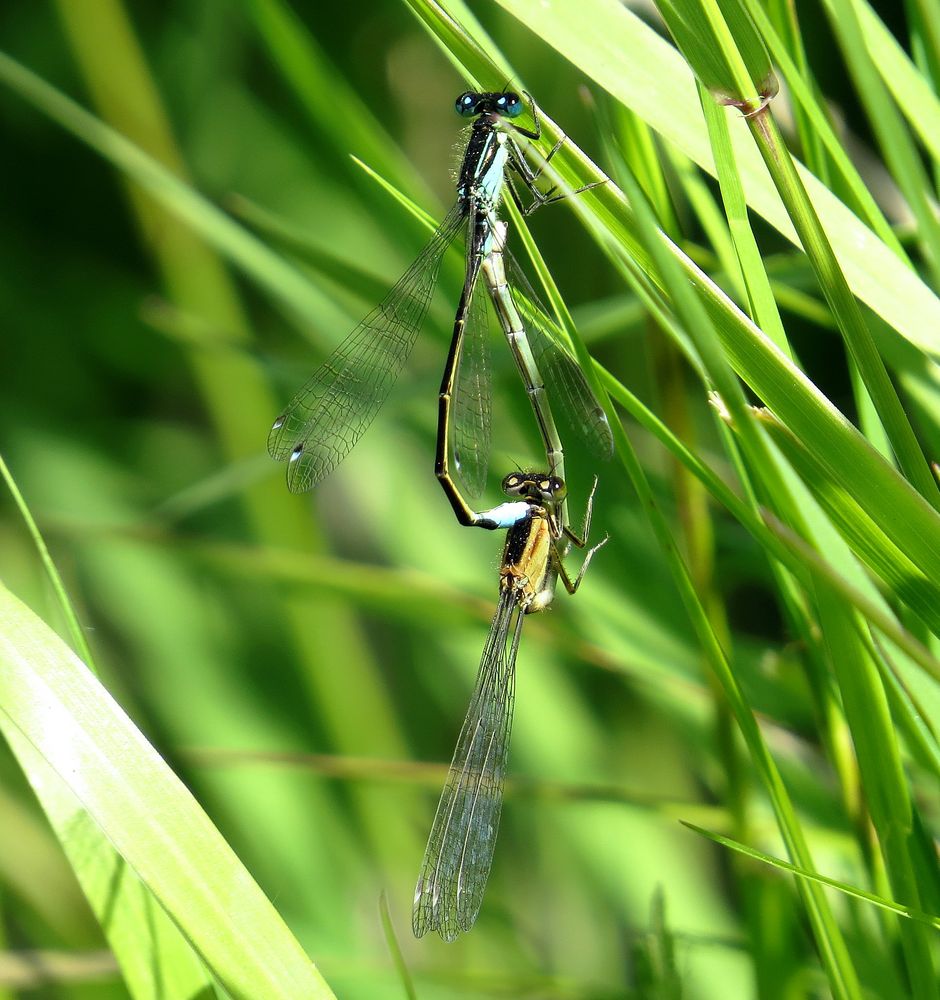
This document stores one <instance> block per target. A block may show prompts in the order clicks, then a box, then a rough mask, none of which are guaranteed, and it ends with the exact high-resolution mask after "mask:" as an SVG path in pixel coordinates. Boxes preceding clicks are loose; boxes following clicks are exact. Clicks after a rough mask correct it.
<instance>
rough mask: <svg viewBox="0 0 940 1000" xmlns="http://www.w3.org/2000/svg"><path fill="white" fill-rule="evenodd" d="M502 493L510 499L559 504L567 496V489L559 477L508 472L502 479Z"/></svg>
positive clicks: (539, 473) (536, 473) (535, 473)
mask: <svg viewBox="0 0 940 1000" xmlns="http://www.w3.org/2000/svg"><path fill="white" fill-rule="evenodd" d="M503 492H504V493H505V494H506V496H510V497H525V498H526V499H527V500H538V501H540V502H542V503H548V502H550V503H560V502H561V501H562V500H564V499H565V497H566V496H567V493H568V487H567V486H566V485H565V481H564V480H563V479H561V478H560V477H559V476H551V475H548V474H547V473H545V472H510V473H509V475H508V476H506V477H505V479H503Z"/></svg>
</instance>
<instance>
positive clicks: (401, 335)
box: [268, 91, 611, 523]
mask: <svg viewBox="0 0 940 1000" xmlns="http://www.w3.org/2000/svg"><path fill="white" fill-rule="evenodd" d="M456 106H457V111H458V113H459V114H461V115H462V116H464V117H465V118H472V119H474V121H473V124H472V125H471V128H470V136H469V139H468V142H467V146H466V150H465V152H464V156H463V161H462V164H461V167H460V173H459V177H458V183H457V202H456V204H455V205H454V207H453V208H452V209H451V210H450V212H448V214H447V216H446V217H445V218H444V221H443V222H442V223H441V224H440V226H439V227H438V228H437V230H436V232H435V233H434V235H433V236H432V237H431V240H430V242H429V243H428V244H427V245H426V246H425V248H424V249H423V250H422V251H421V253H420V254H419V255H418V258H417V259H416V260H415V262H414V263H413V264H412V266H411V267H410V268H409V269H408V271H406V272H405V274H404V276H403V277H402V278H401V279H400V280H399V282H398V284H396V285H395V287H394V288H393V289H392V290H391V291H390V292H389V293H388V295H387V296H386V298H385V299H384V300H383V301H382V302H381V303H380V304H379V305H378V306H376V308H375V309H373V310H372V312H371V313H369V315H368V316H366V318H365V319H364V320H362V322H361V323H360V324H359V325H358V326H357V327H356V328H355V329H354V330H353V331H352V333H350V334H349V336H348V337H347V338H346V339H345V340H344V341H343V342H342V343H341V344H340V345H339V346H338V347H337V348H336V350H335V351H334V352H333V353H332V354H331V355H330V356H329V357H328V358H327V360H326V361H325V362H324V363H323V365H322V366H321V367H320V368H319V369H318V370H317V371H316V372H315V373H314V374H313V376H312V377H311V378H310V380H309V381H308V382H307V383H306V384H305V385H304V386H303V387H302V388H301V389H300V390H299V391H298V392H297V394H296V395H295V396H294V398H293V399H292V400H291V402H290V403H289V405H288V407H287V409H286V411H285V412H284V413H283V414H282V415H281V416H279V417H278V418H277V420H275V422H274V426H273V427H272V428H271V433H270V434H269V436H268V451H269V452H270V454H271V456H272V457H273V458H275V459H277V460H279V461H281V460H285V459H286V460H288V463H289V464H288V469H287V484H288V487H289V489H290V490H291V491H292V492H295V493H302V492H304V491H306V490H308V489H311V488H312V487H313V486H315V485H316V484H317V483H318V482H320V480H321V479H323V478H324V477H325V476H326V475H328V474H329V473H330V472H331V471H332V470H333V469H334V468H335V467H336V466H337V465H338V464H339V462H340V461H342V459H343V458H345V457H346V455H347V454H348V453H349V451H350V450H351V449H352V448H353V446H354V445H355V444H356V442H357V441H358V440H359V438H360V437H361V436H362V434H363V432H364V431H365V430H366V428H367V427H368V426H369V424H370V423H371V422H372V420H373V418H374V417H375V414H376V413H377V412H378V410H379V408H380V407H381V406H382V404H383V403H384V402H385V399H386V398H387V396H388V394H389V392H390V391H391V388H392V386H393V385H394V383H395V381H396V379H397V378H398V376H399V374H400V372H401V370H402V367H403V366H404V364H405V361H406V359H407V357H408V355H409V354H410V352H411V349H412V346H413V344H414V341H415V338H416V335H417V331H418V328H419V327H420V326H421V323H422V322H423V320H424V317H425V315H426V314H427V311H428V306H429V305H430V301H431V297H432V294H433V291H434V286H435V284H436V282H437V276H438V273H439V271H440V267H441V261H442V259H443V257H444V254H445V252H446V251H447V248H448V247H449V246H450V245H451V243H452V242H453V241H454V240H455V239H456V237H457V235H458V233H460V232H461V231H463V232H465V236H466V267H465V274H464V284H463V289H462V292H461V296H460V303H459V306H458V308H457V313H456V318H455V322H454V337H453V340H452V343H451V348H450V352H449V354H448V359H447V366H446V369H445V375H444V380H443V382H442V386H441V404H440V420H439V425H440V426H439V435H438V436H439V444H438V456H437V470H438V476H439V477H440V478H441V481H442V484H443V485H444V488H445V492H446V493H447V495H448V498H449V499H450V501H451V504H452V506H453V507H454V510H455V512H456V513H457V516H458V519H461V520H462V521H463V522H464V523H469V522H468V521H467V515H468V512H469V511H470V508H469V507H468V506H467V505H466V504H465V503H463V501H462V499H461V498H460V494H459V492H458V491H457V489H456V487H454V488H450V486H449V484H450V483H451V479H450V471H449V468H448V467H447V464H448V463H447V454H448V448H449V447H450V443H449V439H450V435H451V428H450V423H451V414H453V423H454V428H453V442H452V443H453V448H454V458H455V465H456V472H457V475H458V477H459V478H460V480H461V482H462V484H463V485H464V487H465V489H466V491H467V493H468V494H469V495H471V496H477V495H479V493H480V491H481V490H482V488H483V485H484V483H485V480H486V469H487V464H488V460H489V398H490V397H489V373H488V372H487V371H486V368H485V351H484V350H483V349H482V348H480V346H479V345H480V344H485V340H486V338H485V332H486V326H487V323H486V305H485V302H486V300H485V298H483V297H481V296H476V297H475V296H474V294H473V293H474V291H475V289H476V285H477V278H478V276H479V274H480V270H481V268H484V270H485V271H486V270H487V269H486V268H485V267H484V262H485V261H490V262H492V267H491V268H490V269H489V270H490V271H491V272H493V273H494V274H495V273H496V272H497V271H499V270H501V255H502V254H503V253H505V251H504V249H503V246H502V243H503V240H504V238H505V230H504V229H501V230H500V231H499V232H498V233H497V226H498V225H499V220H498V219H497V215H496V212H497V209H498V207H499V203H500V201H501V199H502V196H503V192H504V188H505V187H508V190H509V192H510V194H511V196H512V197H513V199H514V200H515V201H516V203H517V204H518V205H519V206H520V208H521V209H522V210H523V211H524V212H526V213H529V212H531V211H532V209H534V208H536V207H538V206H540V205H544V204H547V203H549V202H552V201H556V200H558V199H559V198H561V197H563V195H558V194H556V193H555V191H554V189H550V190H549V191H547V192H546V191H540V190H539V189H538V187H537V186H536V181H537V180H538V177H539V171H538V170H536V169H534V168H533V167H532V166H531V165H530V164H529V163H528V161H527V160H526V159H525V156H524V154H523V151H522V148H521V147H520V145H519V139H520V138H524V139H529V140H532V141H536V140H538V139H539V138H540V136H541V126H540V125H539V119H538V112H537V110H536V107H535V104H534V103H533V104H532V116H533V128H531V129H528V128H524V127H522V126H521V125H518V124H514V123H513V122H512V121H511V119H513V118H518V117H519V115H520V114H521V113H522V111H523V104H522V101H521V99H520V98H519V96H518V95H517V94H514V93H511V92H508V91H507V92H495V93H490V92H486V93H476V92H467V93H465V94H462V95H461V96H460V97H459V98H458V99H457V105H456ZM563 141H564V139H560V140H559V141H558V142H557V143H556V144H555V145H554V147H553V148H552V149H551V150H550V152H549V153H548V154H547V156H546V157H545V162H548V160H550V159H551V158H552V156H553V155H554V154H555V153H556V152H557V150H558V149H559V148H560V147H561V144H562V143H563ZM513 177H514V178H516V180H518V181H520V182H521V183H522V184H523V185H524V186H525V187H526V188H527V190H528V191H529V192H530V195H531V199H532V200H531V201H530V203H529V204H528V205H525V206H523V205H522V202H521V200H520V198H519V195H518V192H517V189H516V187H515V186H514V183H513V181H512V179H511V178H513ZM589 186H591V185H589ZM497 237H498V238H497ZM514 270H515V269H514ZM520 280H522V279H521V272H520ZM488 285H489V287H490V290H491V295H492V297H493V300H494V302H497V301H502V302H503V303H505V302H506V301H507V300H508V299H509V297H510V293H509V292H508V291H507V290H506V287H505V281H502V282H500V280H499V279H498V278H497V277H494V278H493V279H492V280H489V279H488ZM497 312H498V313H499V315H500V320H501V322H502V323H503V325H504V329H505V330H506V332H507V335H509V334H510V327H509V326H507V325H506V323H507V322H508V321H507V320H506V318H505V308H504V309H503V310H502V311H501V310H500V309H499V308H497ZM515 313H516V316H517V318H518V317H519V316H520V314H522V315H524V316H525V324H523V322H522V321H521V319H520V321H519V322H517V323H515V326H514V327H513V330H512V336H511V337H510V339H511V340H512V339H513V337H515V339H516V341H517V342H518V343H522V342H523V341H524V340H525V336H526V334H528V335H529V336H530V337H533V338H538V337H539V336H540V335H541V339H540V346H539V353H541V355H542V358H543V360H542V361H540V362H539V365H540V366H541V367H539V366H537V365H536V361H535V359H534V358H532V359H531V363H530V362H529V361H527V362H526V363H525V364H520V371H521V372H522V375H523V378H524V380H525V381H526V388H527V390H528V391H529V394H530V396H531V397H532V399H533V402H534V404H536V417H537V420H538V423H539V428H540V431H541V432H542V434H543V438H544V440H545V444H546V451H547V452H548V453H549V461H550V465H552V464H553V463H554V458H553V456H554V455H555V454H556V453H557V452H558V451H559V447H558V436H557V432H555V431H554V424H553V423H552V424H551V426H550V427H548V426H547V425H546V421H545V419H544V414H545V413H546V412H547V405H541V406H540V405H538V404H540V403H541V400H542V397H544V390H545V388H547V389H548V390H549V392H553V391H557V393H558V394H559V404H560V405H561V406H562V407H563V409H564V410H565V412H566V414H567V416H568V417H569V418H570V422H571V423H572V424H573V425H574V426H575V427H577V428H579V429H580V428H584V429H586V430H587V434H588V437H589V439H592V438H593V439H594V440H596V441H597V442H599V448H600V451H601V452H602V453H603V454H604V455H605V457H606V455H607V454H609V453H610V449H611V437H610V428H609V427H608V426H607V422H606V418H605V417H604V414H603V410H602V409H601V407H600V406H599V404H598V403H597V401H596V400H595V399H594V397H593V394H592V393H591V391H590V389H589V388H588V386H587V383H586V382H585V380H584V376H583V374H582V373H581V370H580V369H579V368H578V366H577V365H576V364H575V362H574V361H573V360H572V359H571V358H570V357H569V356H568V355H567V354H566V353H564V352H563V351H562V350H561V349H559V348H558V347H557V346H556V345H555V344H554V342H553V341H552V339H551V336H550V334H548V333H547V332H546V330H547V329H549V328H550V326H551V324H550V321H548V320H547V318H546V317H545V316H544V314H543V313H542V311H541V309H540V308H539V306H538V305H537V302H536V300H535V297H534V295H529V296H526V301H525V304H524V305H523V304H521V303H520V305H519V307H518V308H516V309H515ZM529 354H530V356H531V354H532V352H531V351H530V352H529ZM516 357H517V361H518V359H519V357H520V354H519V352H518V351H517V352H516ZM540 371H541V372H542V374H544V373H545V372H546V371H552V372H553V373H555V375H556V378H555V379H554V381H556V382H557V384H555V385H548V386H543V385H542V382H543V379H542V378H541V377H540V375H539V372H540ZM442 454H443V460H442ZM442 464H443V466H444V467H443V468H442Z"/></svg>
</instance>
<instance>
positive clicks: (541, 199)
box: [509, 91, 607, 215]
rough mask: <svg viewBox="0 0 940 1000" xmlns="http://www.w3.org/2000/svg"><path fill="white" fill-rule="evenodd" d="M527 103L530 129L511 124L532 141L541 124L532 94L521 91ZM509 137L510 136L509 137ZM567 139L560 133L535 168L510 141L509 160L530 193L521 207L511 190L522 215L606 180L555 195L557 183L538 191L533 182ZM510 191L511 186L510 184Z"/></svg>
mask: <svg viewBox="0 0 940 1000" xmlns="http://www.w3.org/2000/svg"><path fill="white" fill-rule="evenodd" d="M523 94H525V96H526V98H527V99H528V101H529V104H530V105H531V107H532V120H533V127H532V128H531V129H527V128H523V127H522V126H521V125H511V126H510V127H511V128H512V130H513V132H515V133H516V134H517V135H521V136H524V137H525V138H526V139H531V140H532V141H533V142H535V141H537V140H538V139H540V138H541V136H542V125H541V122H540V121H539V112H538V105H537V104H536V103H535V101H534V100H532V95H531V94H529V93H527V92H526V91H523ZM510 138H511V137H510ZM567 141H568V136H567V135H564V134H562V135H561V136H560V137H559V139H558V141H557V142H556V143H555V145H554V146H552V148H551V149H550V150H549V152H548V155H547V156H546V157H545V159H544V160H543V162H542V164H541V166H539V167H538V169H535V168H533V167H532V166H531V164H530V163H529V162H528V161H527V160H526V158H525V156H524V155H523V152H522V150H521V149H520V148H519V146H518V144H517V143H515V142H510V147H509V162H510V164H511V165H512V168H513V169H514V170H515V171H516V173H517V174H518V175H519V177H520V178H521V179H522V182H523V183H524V184H525V186H526V187H527V188H528V189H529V193H530V194H531V195H532V199H533V200H532V202H531V204H530V205H528V207H526V208H523V207H522V205H521V203H520V201H519V199H518V197H516V194H515V192H513V201H515V202H516V205H517V206H518V208H519V210H520V211H521V212H522V213H523V215H531V214H532V212H534V211H535V210H536V209H537V208H541V207H542V206H543V205H551V204H552V203H553V202H556V201H564V199H565V198H569V197H571V196H572V195H576V194H581V193H582V192H583V191H590V189H591V188H594V187H598V186H599V185H601V184H606V183H607V182H606V181H594V182H593V183H591V184H584V185H583V186H582V187H579V188H577V189H576V190H575V191H569V192H566V193H563V194H560V195H556V194H555V191H557V189H558V185H557V184H556V185H552V187H550V188H549V189H548V190H547V191H539V190H538V188H537V187H536V186H535V182H536V181H537V180H538V179H539V177H540V176H541V175H542V171H543V170H544V169H545V164H547V163H549V162H550V161H551V159H552V157H553V156H554V155H555V154H556V153H557V152H558V150H559V149H561V147H562V146H563V145H564V144H565V143H566V142H567ZM510 190H511V191H512V187H511V186H510Z"/></svg>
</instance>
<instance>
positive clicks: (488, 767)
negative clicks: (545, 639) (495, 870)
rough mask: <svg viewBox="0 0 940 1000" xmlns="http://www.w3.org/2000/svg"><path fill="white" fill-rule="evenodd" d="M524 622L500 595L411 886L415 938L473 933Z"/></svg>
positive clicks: (512, 601)
mask: <svg viewBox="0 0 940 1000" xmlns="http://www.w3.org/2000/svg"><path fill="white" fill-rule="evenodd" d="M524 618H525V614H524V612H523V610H522V608H521V607H520V606H519V603H518V596H517V595H515V594H513V593H512V592H511V591H504V592H503V593H502V594H501V595H500V598H499V604H498V605H497V608H496V614H495V615H494V616H493V623H492V625H491V626H490V632H489V635H488V636H487V639H486V645H485V647H484V649H483V657H482V659H481V661H480V669H479V672H478V673H477V681H476V686H475V688H474V691H473V697H472V699H471V701H470V708H469V709H468V711H467V718H466V719H465V720H464V724H463V728H462V729H461V730H460V737H459V738H458V740H457V749H456V750H455V751H454V759H453V761H452V762H451V765H450V771H449V772H448V774H447V783H446V784H445V785H444V791H443V792H442V793H441V801H440V802H439V804H438V807H437V813H436V814H435V816H434V824H433V826H432V827H431V835H430V837H429V838H428V846H427V847H426V849H425V852H424V861H423V862H422V863H421V874H420V875H419V876H418V884H417V885H416V886H415V898H414V907H413V909H412V912H411V923H412V927H413V928H414V932H415V936H416V937H421V936H422V935H424V934H426V933H427V932H428V931H435V930H436V931H437V932H438V933H439V934H440V936H441V937H442V938H443V939H444V940H445V941H453V940H454V938H456V937H457V935H458V934H459V933H460V932H461V931H468V930H470V928H471V927H472V926H473V923H474V921H475V920H476V918H477V913H479V911H480V904H481V903H482V902H483V891H484V889H485V888H486V880H487V878H488V876H489V873H490V865H491V864H492V862H493V849H494V847H495V846H496V834H497V831H498V830H499V814H500V809H501V808H502V804H503V773H504V771H505V768H506V759H507V756H508V751H509V734H510V731H511V729H512V708H513V696H514V692H515V678H516V652H517V650H518V648H519V636H520V635H521V633H522V622H523V620H524Z"/></svg>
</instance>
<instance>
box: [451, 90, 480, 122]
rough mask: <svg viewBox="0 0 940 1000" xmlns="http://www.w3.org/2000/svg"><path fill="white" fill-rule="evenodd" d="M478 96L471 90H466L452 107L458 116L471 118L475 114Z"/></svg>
mask: <svg viewBox="0 0 940 1000" xmlns="http://www.w3.org/2000/svg"><path fill="white" fill-rule="evenodd" d="M478 100H479V95H478V94H475V93H474V92H473V91H472V90H468V91H466V92H465V93H463V94H461V95H460V97H458V98H457V101H456V103H455V104H454V107H455V109H456V111H457V114H458V115H461V116H462V117H464V118H472V117H473V116H474V115H475V114H476V113H477V103H478Z"/></svg>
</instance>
